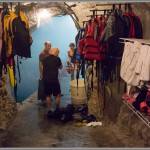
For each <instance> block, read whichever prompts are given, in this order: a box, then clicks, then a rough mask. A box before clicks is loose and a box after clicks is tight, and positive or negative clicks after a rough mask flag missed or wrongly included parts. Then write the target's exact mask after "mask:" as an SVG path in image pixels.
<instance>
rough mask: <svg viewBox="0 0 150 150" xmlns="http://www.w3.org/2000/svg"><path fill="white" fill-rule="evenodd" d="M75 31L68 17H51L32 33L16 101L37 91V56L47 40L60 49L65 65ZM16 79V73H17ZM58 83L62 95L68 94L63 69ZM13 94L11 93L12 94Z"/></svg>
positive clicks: (22, 67) (66, 76)
mask: <svg viewBox="0 0 150 150" xmlns="http://www.w3.org/2000/svg"><path fill="white" fill-rule="evenodd" d="M76 34H77V29H76V27H75V25H74V22H73V20H72V19H71V17H70V16H68V15H67V16H59V17H52V18H51V19H49V20H48V21H46V22H43V23H42V24H41V25H40V27H39V28H37V29H36V30H35V31H34V32H32V38H33V44H32V46H31V53H32V55H31V56H32V58H30V59H27V60H21V61H22V64H20V72H21V83H18V101H19V102H22V101H23V100H25V99H26V98H27V97H29V96H30V95H31V94H32V93H33V92H35V91H37V88H38V80H39V66H38V65H39V64H38V63H39V62H38V61H39V54H40V52H41V51H42V50H43V48H44V43H45V41H47V40H49V41H51V43H52V47H58V48H59V49H60V55H59V56H60V58H61V60H62V62H63V64H65V62H66V59H67V50H68V45H69V43H71V42H74V41H75V36H76ZM17 79H18V72H17ZM60 82H61V85H63V87H62V88H61V89H62V93H63V94H67V93H69V92H68V91H69V82H70V76H69V75H68V74H67V72H66V71H65V69H64V68H63V69H62V70H61V71H60ZM12 94H13V92H12Z"/></svg>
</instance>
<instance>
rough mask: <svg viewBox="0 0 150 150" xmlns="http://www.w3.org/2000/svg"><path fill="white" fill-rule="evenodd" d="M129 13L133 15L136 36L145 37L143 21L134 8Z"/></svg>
mask: <svg viewBox="0 0 150 150" xmlns="http://www.w3.org/2000/svg"><path fill="white" fill-rule="evenodd" d="M129 15H130V16H131V18H132V21H133V25H134V33H135V38H139V39H142V38H143V29H142V23H141V21H140V19H139V17H138V16H136V15H135V14H134V12H133V11H132V10H130V12H129Z"/></svg>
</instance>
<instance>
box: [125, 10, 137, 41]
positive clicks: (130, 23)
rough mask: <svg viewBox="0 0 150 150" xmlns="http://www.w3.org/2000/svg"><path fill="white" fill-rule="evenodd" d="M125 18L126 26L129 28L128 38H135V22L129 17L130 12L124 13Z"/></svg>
mask: <svg viewBox="0 0 150 150" xmlns="http://www.w3.org/2000/svg"><path fill="white" fill-rule="evenodd" d="M124 18H125V21H126V24H127V26H128V33H127V37H128V38H134V37H135V29H134V24H133V20H132V18H131V16H130V15H129V13H128V12H125V13H124Z"/></svg>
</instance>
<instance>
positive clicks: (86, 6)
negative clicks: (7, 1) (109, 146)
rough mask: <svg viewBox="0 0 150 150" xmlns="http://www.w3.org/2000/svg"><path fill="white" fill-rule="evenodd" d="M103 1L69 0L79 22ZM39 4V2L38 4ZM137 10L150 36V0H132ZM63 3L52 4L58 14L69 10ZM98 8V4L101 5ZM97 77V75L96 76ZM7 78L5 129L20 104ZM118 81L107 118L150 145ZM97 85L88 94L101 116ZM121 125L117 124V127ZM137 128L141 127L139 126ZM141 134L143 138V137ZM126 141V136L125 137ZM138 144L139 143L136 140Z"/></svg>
mask: <svg viewBox="0 0 150 150" xmlns="http://www.w3.org/2000/svg"><path fill="white" fill-rule="evenodd" d="M98 3H102V2H67V4H68V5H69V6H73V5H74V6H75V7H71V9H72V10H73V11H74V13H75V14H76V16H77V18H78V19H79V25H80V26H82V21H85V20H88V19H89V18H88V17H86V16H87V15H90V14H91V13H90V9H95V8H96V4H98ZM41 6H42V7H47V6H48V7H50V6H49V5H47V4H46V3H45V4H44V2H43V4H42V5H41ZM38 7H40V5H38ZM132 7H133V10H134V12H135V14H137V15H138V16H139V18H140V19H141V21H142V25H143V33H144V38H150V30H149V24H150V15H149V14H150V3H133V5H132ZM60 8H61V9H62V8H63V7H61V3H59V4H57V3H53V8H50V9H51V11H52V12H53V13H54V15H57V14H68V12H66V10H60ZM98 8H99V7H98ZM36 9H37V8H36V7H34V8H32V9H29V10H26V14H27V17H28V18H29V22H30V27H31V29H32V30H33V29H34V28H35V27H36V17H35V14H36ZM95 80H96V77H95ZM6 81H7V78H6V76H5V75H4V76H3V78H2V79H0V83H1V84H2V86H1V87H0V92H1V93H0V112H1V113H0V129H2V130H4V129H6V128H7V125H8V124H10V123H11V121H12V118H14V116H15V115H16V112H17V105H16V103H15V101H14V100H12V98H11V97H10V95H9V93H8V92H7V87H6ZM117 84H118V82H117V81H115V82H114V83H113V84H110V85H109V86H110V87H111V90H112V97H111V99H109V100H107V101H106V107H105V109H104V114H103V115H104V118H105V120H107V122H109V125H108V126H112V127H114V131H115V132H118V134H119V130H120V131H121V132H124V133H125V134H124V137H121V136H120V138H124V139H126V138H130V135H134V136H135V138H134V139H131V141H132V143H134V142H135V141H136V140H140V141H141V142H139V145H140V146H141V145H143V146H145V145H150V142H149V140H148V138H149V135H150V134H149V135H148V133H149V129H148V128H147V127H146V126H145V125H144V124H143V123H142V122H141V121H140V120H139V119H138V118H137V117H136V116H135V115H133V113H132V112H131V111H130V110H129V109H128V108H127V107H126V106H125V105H123V103H122V100H121V96H122V94H123V92H124V91H123V87H124V83H123V82H122V83H121V90H120V93H118V91H117ZM96 89H97V86H96V85H95V87H94V91H93V92H90V94H89V102H88V105H89V114H91V113H92V114H94V115H95V116H96V117H97V118H99V119H102V118H101V117H100V114H101V111H102V110H101V109H100V108H101V107H100V101H101V100H102V99H103V97H101V96H99V97H98V96H97V93H96ZM116 126H117V127H119V128H115V127H116ZM137 129H138V130H137ZM141 138H142V139H143V140H141ZM124 141H125V142H126V140H124ZM137 145H138V144H137Z"/></svg>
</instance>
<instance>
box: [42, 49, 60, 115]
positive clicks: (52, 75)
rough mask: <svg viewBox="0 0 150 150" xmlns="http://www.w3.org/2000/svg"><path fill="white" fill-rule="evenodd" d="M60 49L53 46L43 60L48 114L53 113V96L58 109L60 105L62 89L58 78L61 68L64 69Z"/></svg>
mask: <svg viewBox="0 0 150 150" xmlns="http://www.w3.org/2000/svg"><path fill="white" fill-rule="evenodd" d="M58 55H59V49H58V48H53V49H51V51H50V55H49V56H48V57H46V58H45V59H44V60H43V81H44V89H45V94H46V104H47V116H48V117H49V116H50V115H51V96H52V94H53V96H55V107H56V110H57V109H58V108H59V106H60V96H61V89H60V84H59V80H58V73H59V69H62V67H63V66H62V63H61V59H60V58H59V57H58Z"/></svg>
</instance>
